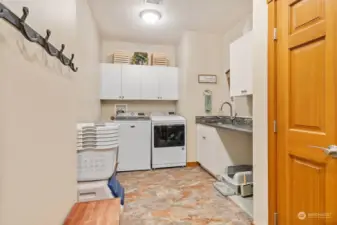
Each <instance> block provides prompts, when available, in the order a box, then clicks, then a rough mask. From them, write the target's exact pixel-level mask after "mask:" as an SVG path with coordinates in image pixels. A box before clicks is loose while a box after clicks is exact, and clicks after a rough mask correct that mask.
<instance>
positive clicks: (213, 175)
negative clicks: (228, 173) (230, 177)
mask: <svg viewBox="0 0 337 225" xmlns="http://www.w3.org/2000/svg"><path fill="white" fill-rule="evenodd" d="M198 164H199V166H200V167H201V168H202V169H203V170H204V171H205V172H206V173H208V174H209V175H211V176H212V177H213V178H215V179H217V178H216V175H215V174H213V173H211V172H210V171H209V170H208V169H206V168H205V167H203V166H202V165H201V164H200V163H198Z"/></svg>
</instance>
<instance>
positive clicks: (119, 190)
mask: <svg viewBox="0 0 337 225" xmlns="http://www.w3.org/2000/svg"><path fill="white" fill-rule="evenodd" d="M108 186H109V188H110V190H111V193H112V194H113V196H115V197H116V198H120V199H121V205H123V206H124V195H125V193H124V188H123V186H122V185H121V184H120V183H119V181H118V180H117V177H116V176H115V175H114V176H112V177H111V179H110V180H109V183H108Z"/></svg>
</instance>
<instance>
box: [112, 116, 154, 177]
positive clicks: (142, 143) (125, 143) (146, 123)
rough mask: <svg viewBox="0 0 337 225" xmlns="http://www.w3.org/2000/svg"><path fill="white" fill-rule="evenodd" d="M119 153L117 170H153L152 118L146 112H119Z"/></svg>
mask: <svg viewBox="0 0 337 225" xmlns="http://www.w3.org/2000/svg"><path fill="white" fill-rule="evenodd" d="M113 123H114V124H118V125H119V128H120V130H119V132H120V139H119V153H118V168H117V171H119V172H125V171H138V170H151V120H150V117H149V116H147V115H145V114H144V113H139V112H127V113H122V114H118V116H117V117H116V120H115V121H114V122H113Z"/></svg>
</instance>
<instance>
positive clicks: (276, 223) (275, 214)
mask: <svg viewBox="0 0 337 225" xmlns="http://www.w3.org/2000/svg"><path fill="white" fill-rule="evenodd" d="M274 225H278V213H277V212H276V213H274Z"/></svg>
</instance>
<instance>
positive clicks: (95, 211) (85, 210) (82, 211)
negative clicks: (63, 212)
mask: <svg viewBox="0 0 337 225" xmlns="http://www.w3.org/2000/svg"><path fill="white" fill-rule="evenodd" d="M119 216H120V199H119V198H115V199H109V200H102V201H92V202H79V203H76V204H75V205H74V207H73V208H72V210H71V212H70V213H69V215H68V217H67V218H66V220H65V223H64V225H82V224H83V225H84V224H85V225H118V224H119Z"/></svg>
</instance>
